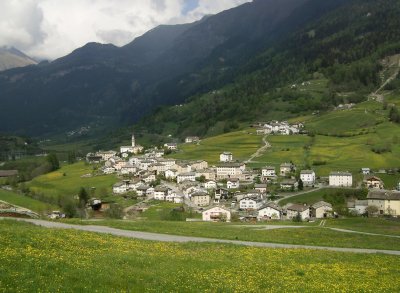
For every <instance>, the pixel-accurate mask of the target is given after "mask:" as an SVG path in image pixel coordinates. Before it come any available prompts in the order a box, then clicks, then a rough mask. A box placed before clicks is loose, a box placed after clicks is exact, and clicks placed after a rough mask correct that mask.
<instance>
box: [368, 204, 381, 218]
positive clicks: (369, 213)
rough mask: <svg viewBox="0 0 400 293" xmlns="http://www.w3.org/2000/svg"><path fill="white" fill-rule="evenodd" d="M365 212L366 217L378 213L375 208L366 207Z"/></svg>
mask: <svg viewBox="0 0 400 293" xmlns="http://www.w3.org/2000/svg"><path fill="white" fill-rule="evenodd" d="M365 210H366V211H367V213H368V216H370V215H374V214H377V213H378V211H379V209H378V207H377V206H368V207H367V208H366V209H365Z"/></svg>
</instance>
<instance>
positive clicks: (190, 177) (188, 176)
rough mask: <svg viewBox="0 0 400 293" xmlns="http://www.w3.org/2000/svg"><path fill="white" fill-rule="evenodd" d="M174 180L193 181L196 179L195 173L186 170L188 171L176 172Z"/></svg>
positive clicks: (179, 181)
mask: <svg viewBox="0 0 400 293" xmlns="http://www.w3.org/2000/svg"><path fill="white" fill-rule="evenodd" d="M176 180H177V182H178V184H179V183H181V182H183V181H192V182H195V181H196V173H193V172H188V173H181V174H178V176H177V177H176Z"/></svg>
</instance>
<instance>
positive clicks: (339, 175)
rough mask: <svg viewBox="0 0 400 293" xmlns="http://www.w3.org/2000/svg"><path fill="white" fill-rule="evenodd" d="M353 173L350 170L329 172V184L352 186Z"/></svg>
mask: <svg viewBox="0 0 400 293" xmlns="http://www.w3.org/2000/svg"><path fill="white" fill-rule="evenodd" d="M352 185H353V175H352V174H351V173H349V172H331V173H330V174H329V186H335V187H351V186H352Z"/></svg>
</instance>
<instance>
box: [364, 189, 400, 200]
mask: <svg viewBox="0 0 400 293" xmlns="http://www.w3.org/2000/svg"><path fill="white" fill-rule="evenodd" d="M367 199H380V200H400V191H396V190H371V191H370V192H369V193H368V195H367Z"/></svg>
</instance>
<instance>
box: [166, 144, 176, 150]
mask: <svg viewBox="0 0 400 293" xmlns="http://www.w3.org/2000/svg"><path fill="white" fill-rule="evenodd" d="M164 148H166V149H167V150H170V151H176V150H177V149H178V144H177V143H165V144H164Z"/></svg>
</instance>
